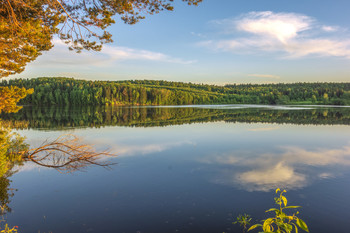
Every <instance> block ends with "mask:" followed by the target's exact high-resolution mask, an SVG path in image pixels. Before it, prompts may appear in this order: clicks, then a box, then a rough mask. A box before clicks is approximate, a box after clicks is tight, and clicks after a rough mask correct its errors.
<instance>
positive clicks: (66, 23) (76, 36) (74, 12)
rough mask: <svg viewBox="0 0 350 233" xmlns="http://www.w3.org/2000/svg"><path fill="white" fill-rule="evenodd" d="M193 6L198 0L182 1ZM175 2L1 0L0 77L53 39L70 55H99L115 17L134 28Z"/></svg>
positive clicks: (15, 69)
mask: <svg viewBox="0 0 350 233" xmlns="http://www.w3.org/2000/svg"><path fill="white" fill-rule="evenodd" d="M183 1H184V2H187V4H189V5H197V4H198V3H199V2H201V1H202V0H183ZM172 2H173V0H2V1H0V35H1V36H0V78H1V77H6V76H8V75H11V74H16V73H20V72H22V71H23V70H24V67H25V65H26V64H27V63H28V62H31V61H33V60H35V59H36V58H37V57H38V56H39V55H41V53H42V52H43V51H47V50H49V49H51V48H52V47H53V43H52V38H53V36H54V35H57V36H58V37H59V38H60V39H61V40H63V41H64V42H65V43H66V44H67V45H68V48H69V49H70V50H75V51H76V52H80V51H81V50H84V49H85V50H95V51H99V50H101V47H102V44H104V43H110V42H112V38H111V37H112V35H111V34H110V33H109V32H108V31H107V30H106V29H107V27H108V26H110V25H111V24H113V23H115V16H116V15H119V16H120V18H121V19H122V20H123V21H124V22H125V23H127V24H135V23H137V22H138V21H139V20H140V19H143V18H144V17H145V16H146V15H148V14H156V13H159V12H160V11H163V10H170V11H171V10H173V6H172Z"/></svg>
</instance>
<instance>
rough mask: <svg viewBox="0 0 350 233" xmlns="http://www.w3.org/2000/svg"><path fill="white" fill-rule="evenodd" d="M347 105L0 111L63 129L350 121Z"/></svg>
mask: <svg viewBox="0 0 350 233" xmlns="http://www.w3.org/2000/svg"><path fill="white" fill-rule="evenodd" d="M349 113H350V109H348V108H318V109H304V110H273V109H266V108H247V109H218V108H193V107H184V108H183V107H180V108H178V107H166V108H165V107H162V108H159V107H112V106H110V107H99V106H98V107H93V106H78V107H68V106H66V107H55V106H52V107H29V106H27V107H24V108H23V109H22V110H21V111H20V112H18V113H15V114H1V115H0V116H1V118H2V119H3V123H4V124H6V125H8V126H10V127H12V128H16V129H44V130H47V129H50V130H65V129H71V128H81V127H94V128H99V127H105V126H128V127H159V126H168V125H182V124H192V123H206V122H216V121H225V122H230V123H235V122H242V123H277V124H298V125H335V124H337V125H350V114H349Z"/></svg>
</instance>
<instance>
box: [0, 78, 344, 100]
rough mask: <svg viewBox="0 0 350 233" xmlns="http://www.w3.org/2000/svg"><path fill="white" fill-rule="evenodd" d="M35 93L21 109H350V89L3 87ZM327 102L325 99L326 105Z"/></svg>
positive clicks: (32, 82)
mask: <svg viewBox="0 0 350 233" xmlns="http://www.w3.org/2000/svg"><path fill="white" fill-rule="evenodd" d="M11 85H15V86H18V87H24V88H26V89H30V88H34V90H35V91H34V94H33V95H30V96H28V97H26V98H25V99H24V100H23V101H21V102H20V103H21V104H25V105H41V106H52V105H59V106H66V105H71V106H81V105H87V106H91V105H94V106H101V105H107V106H113V105H114V106H115V105H190V104H325V103H326V104H335V105H350V94H349V93H350V83H293V84H264V85H258V84H241V85H226V86H216V85H205V84H193V83H183V82H170V81H162V80H129V81H113V82H112V81H85V80H75V79H72V78H36V79H17V80H8V81H3V82H2V83H0V86H4V87H8V86H11ZM325 96H326V97H327V98H326V99H325Z"/></svg>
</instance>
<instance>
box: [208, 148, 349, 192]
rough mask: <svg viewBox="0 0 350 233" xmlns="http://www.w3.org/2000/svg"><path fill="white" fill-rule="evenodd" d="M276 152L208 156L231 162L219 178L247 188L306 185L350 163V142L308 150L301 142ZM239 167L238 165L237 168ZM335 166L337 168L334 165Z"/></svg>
mask: <svg viewBox="0 0 350 233" xmlns="http://www.w3.org/2000/svg"><path fill="white" fill-rule="evenodd" d="M278 150H279V152H277V153H264V154H254V155H252V156H242V155H239V154H238V153H236V154H235V153H232V154H226V155H221V156H215V157H209V158H207V159H204V160H201V162H204V163H208V164H221V165H229V166H230V167H229V168H225V169H224V170H222V171H219V175H218V177H220V178H219V179H217V180H216V182H219V183H222V184H225V185H235V186H239V187H241V188H243V189H245V190H247V191H265V192H267V191H271V190H274V189H276V188H278V187H282V188H285V189H288V190H293V189H298V188H302V187H305V186H307V185H308V184H310V182H312V181H314V180H316V179H326V178H334V177H336V176H338V175H341V174H342V170H345V169H348V168H349V167H350V146H344V147H343V148H340V149H328V148H317V149H313V150H308V149H305V148H301V147H298V146H281V147H278ZM237 168H238V169H237ZM334 168H336V169H334Z"/></svg>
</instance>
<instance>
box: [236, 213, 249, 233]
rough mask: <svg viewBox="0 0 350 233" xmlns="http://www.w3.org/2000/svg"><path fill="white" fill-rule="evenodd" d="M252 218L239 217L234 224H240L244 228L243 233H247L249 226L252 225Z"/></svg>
mask: <svg viewBox="0 0 350 233" xmlns="http://www.w3.org/2000/svg"><path fill="white" fill-rule="evenodd" d="M251 221H252V218H251V217H250V216H249V215H248V214H243V215H241V214H240V215H238V217H237V221H235V222H233V224H239V225H240V226H241V227H242V228H243V233H244V232H246V230H247V226H249V225H250V222H251Z"/></svg>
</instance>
